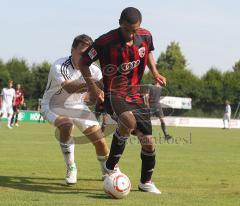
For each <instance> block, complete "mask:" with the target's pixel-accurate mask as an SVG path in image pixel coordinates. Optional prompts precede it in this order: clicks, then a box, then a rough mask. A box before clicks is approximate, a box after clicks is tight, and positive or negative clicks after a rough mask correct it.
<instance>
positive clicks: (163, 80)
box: [153, 73, 167, 86]
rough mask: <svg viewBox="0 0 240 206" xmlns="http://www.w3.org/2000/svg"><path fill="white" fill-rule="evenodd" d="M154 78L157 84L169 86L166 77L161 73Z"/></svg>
mask: <svg viewBox="0 0 240 206" xmlns="http://www.w3.org/2000/svg"><path fill="white" fill-rule="evenodd" d="M153 77H154V79H155V81H156V83H159V84H160V85H161V86H166V85H167V79H166V77H164V76H162V75H160V74H159V73H156V74H154V76H153Z"/></svg>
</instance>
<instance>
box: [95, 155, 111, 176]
mask: <svg viewBox="0 0 240 206" xmlns="http://www.w3.org/2000/svg"><path fill="white" fill-rule="evenodd" d="M107 159H108V155H106V156H99V155H97V160H98V161H99V164H100V168H101V171H102V174H103V175H104V174H105V169H104V163H105V162H106V161H107Z"/></svg>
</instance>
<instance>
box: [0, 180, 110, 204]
mask: <svg viewBox="0 0 240 206" xmlns="http://www.w3.org/2000/svg"><path fill="white" fill-rule="evenodd" d="M78 181H79V183H80V182H82V184H79V183H78V184H76V185H72V186H69V185H66V184H64V183H63V179H60V178H47V177H46V178H45V177H16V176H0V192H1V190H4V189H6V190H8V189H16V190H23V191H29V192H43V193H52V194H86V195H89V196H91V197H93V198H94V197H95V198H101V199H108V196H107V195H105V194H104V192H103V190H102V188H101V187H100V188H96V185H98V184H99V182H100V180H99V179H87V178H86V179H78ZM60 182H62V183H60ZM81 185H82V186H81ZM91 186H92V187H91Z"/></svg>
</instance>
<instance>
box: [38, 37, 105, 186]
mask: <svg viewBox="0 0 240 206" xmlns="http://www.w3.org/2000/svg"><path fill="white" fill-rule="evenodd" d="M92 42H93V41H92V39H91V38H90V37H89V36H87V35H85V34H82V35H79V36H77V37H75V39H74V40H73V43H72V49H71V56H70V57H65V58H61V59H58V60H57V61H56V62H55V63H54V64H53V65H52V67H51V69H50V72H49V76H48V83H47V86H46V90H45V93H44V96H43V99H42V107H41V113H42V115H43V117H44V118H46V119H47V120H48V121H49V122H50V123H52V124H53V125H54V126H56V127H57V128H58V131H59V139H60V147H61V150H62V153H63V156H64V159H65V162H66V166H67V174H66V177H65V181H66V183H67V184H75V183H76V182H77V168H76V164H75V161H74V140H73V138H72V137H71V131H72V128H73V125H75V126H76V127H77V128H78V129H80V131H82V133H83V134H84V135H85V136H87V138H88V139H89V140H90V141H91V142H92V143H93V145H94V146H95V150H96V154H97V159H98V161H99V162H100V166H101V170H102V174H103V177H104V174H105V172H104V168H103V164H104V162H105V161H106V159H107V158H108V153H109V149H108V146H107V144H106V141H105V138H104V136H103V133H102V132H101V127H100V125H99V123H98V121H97V120H96V118H95V115H94V114H93V113H92V112H91V111H90V109H89V108H88V106H87V104H86V101H88V100H89V98H88V97H89V96H88V93H87V92H86V91H87V90H86V89H87V87H86V84H85V80H84V78H83V77H82V74H81V72H80V71H79V68H78V62H79V59H80V58H81V54H82V53H83V52H84V51H85V50H86V49H87V48H88V47H89V46H90V45H91V44H92ZM90 70H91V72H92V75H93V78H94V79H95V81H96V82H98V83H100V80H101V79H102V73H101V71H100V68H99V67H98V66H97V65H95V64H92V65H91V66H90Z"/></svg>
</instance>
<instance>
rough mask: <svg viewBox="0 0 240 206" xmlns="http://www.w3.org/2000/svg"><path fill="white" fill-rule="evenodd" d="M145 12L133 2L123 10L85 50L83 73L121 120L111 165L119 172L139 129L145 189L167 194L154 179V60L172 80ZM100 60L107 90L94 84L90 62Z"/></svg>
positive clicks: (160, 80)
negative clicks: (146, 92)
mask: <svg viewBox="0 0 240 206" xmlns="http://www.w3.org/2000/svg"><path fill="white" fill-rule="evenodd" d="M141 21H142V15H141V13H140V11H139V10H138V9H136V8H133V7H128V8H126V9H124V10H123V11H122V13H121V16H120V19H119V24H120V27H119V28H117V29H114V30H111V31H110V32H108V33H106V34H104V35H102V36H100V37H99V38H98V39H96V40H95V42H94V44H93V45H92V46H90V47H89V48H88V49H87V51H86V52H85V53H84V54H83V56H82V59H81V60H80V61H79V64H80V67H81V71H82V74H83V76H84V78H85V80H86V83H87V85H88V88H89V92H90V95H91V98H92V99H94V98H96V99H98V101H101V100H102V101H103V98H104V106H105V109H106V111H107V113H108V114H110V115H111V116H112V117H113V118H114V119H116V120H117V122H118V128H117V129H116V131H115V133H114V135H113V139H112V144H111V150H110V154H109V158H108V160H107V162H106V165H105V169H106V171H107V172H108V173H112V172H114V171H115V166H116V164H117V163H118V161H119V159H120V157H121V155H122V153H123V151H124V148H125V144H126V141H127V139H128V137H129V136H130V134H131V133H132V132H134V133H135V134H136V135H137V136H138V138H139V140H140V143H141V145H142V149H141V159H142V169H141V180H140V184H139V186H138V188H139V190H141V191H145V192H152V193H155V194H161V192H160V191H159V190H158V188H157V187H156V186H155V185H154V183H153V182H152V181H151V177H152V173H153V170H154V167H155V145H154V141H153V138H152V125H151V121H150V111H149V109H148V107H147V106H146V105H145V104H144V101H143V97H142V95H141V94H140V82H141V79H142V76H143V73H144V70H145V67H146V65H148V67H149V69H150V70H151V72H152V74H153V77H154V79H155V81H156V82H158V83H159V84H161V85H166V78H165V77H163V76H161V75H160V74H159V73H158V71H157V69H156V65H155V62H154V58H153V55H152V52H151V51H152V50H153V49H154V47H153V42H152V36H151V33H150V32H149V31H147V30H146V29H143V28H140V24H141ZM97 59H99V62H100V65H101V69H102V73H103V83H104V92H102V91H101V90H100V89H99V88H98V87H97V86H96V84H95V83H94V81H93V79H92V77H91V73H90V71H89V68H88V66H89V65H90V64H91V63H92V62H94V61H96V60H97Z"/></svg>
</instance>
